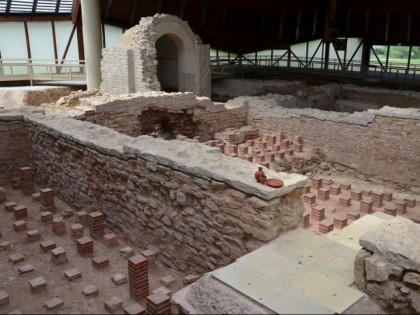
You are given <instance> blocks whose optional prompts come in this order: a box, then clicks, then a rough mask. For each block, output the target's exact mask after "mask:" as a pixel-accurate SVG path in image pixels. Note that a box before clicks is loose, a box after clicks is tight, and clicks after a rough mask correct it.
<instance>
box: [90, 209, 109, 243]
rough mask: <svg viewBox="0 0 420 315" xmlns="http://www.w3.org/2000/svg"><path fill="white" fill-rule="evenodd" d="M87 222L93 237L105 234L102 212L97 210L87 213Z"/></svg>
mask: <svg viewBox="0 0 420 315" xmlns="http://www.w3.org/2000/svg"><path fill="white" fill-rule="evenodd" d="M87 223H88V227H89V234H90V236H92V237H93V238H96V239H97V238H101V237H102V236H103V235H104V234H105V216H104V215H103V213H101V212H99V211H96V212H91V213H89V214H88V218H87Z"/></svg>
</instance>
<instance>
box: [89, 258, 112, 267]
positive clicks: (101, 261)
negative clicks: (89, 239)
mask: <svg viewBox="0 0 420 315" xmlns="http://www.w3.org/2000/svg"><path fill="white" fill-rule="evenodd" d="M108 266H109V259H108V258H107V257H105V256H99V257H95V258H92V267H93V268H95V269H103V268H107V267H108Z"/></svg>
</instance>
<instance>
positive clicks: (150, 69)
mask: <svg viewBox="0 0 420 315" xmlns="http://www.w3.org/2000/svg"><path fill="white" fill-rule="evenodd" d="M163 35H168V36H169V37H170V38H171V39H172V40H173V42H174V43H175V45H176V48H177V52H178V90H179V91H181V92H187V91H188V92H193V93H194V94H196V95H199V96H210V95H211V69H210V46H209V45H203V43H202V41H201V39H200V38H199V37H198V36H197V35H195V34H194V33H193V32H192V30H191V28H190V27H189V25H188V23H187V22H185V21H182V20H181V19H179V18H178V17H176V16H172V15H166V14H157V15H155V16H153V17H143V18H142V19H141V20H140V23H139V25H136V26H134V27H133V28H131V29H129V30H127V32H126V33H124V34H123V36H122V38H121V41H120V43H119V44H118V47H116V48H104V49H103V51H102V56H103V59H102V62H101V75H102V83H101V91H103V92H104V93H110V94H123V93H134V92H146V91H159V90H160V83H159V81H158V78H157V75H156V72H157V60H156V56H157V52H156V47H155V44H156V41H157V40H158V39H159V38H160V37H161V36H163ZM120 72H121V73H120Z"/></svg>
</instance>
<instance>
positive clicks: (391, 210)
mask: <svg viewBox="0 0 420 315" xmlns="http://www.w3.org/2000/svg"><path fill="white" fill-rule="evenodd" d="M384 213H385V214H389V215H392V216H394V217H395V216H396V215H397V208H396V207H394V206H391V205H387V206H385V207H384Z"/></svg>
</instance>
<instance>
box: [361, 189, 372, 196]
mask: <svg viewBox="0 0 420 315" xmlns="http://www.w3.org/2000/svg"><path fill="white" fill-rule="evenodd" d="M362 194H363V196H364V197H369V196H371V195H372V190H371V189H368V188H366V189H363V190H362Z"/></svg>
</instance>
